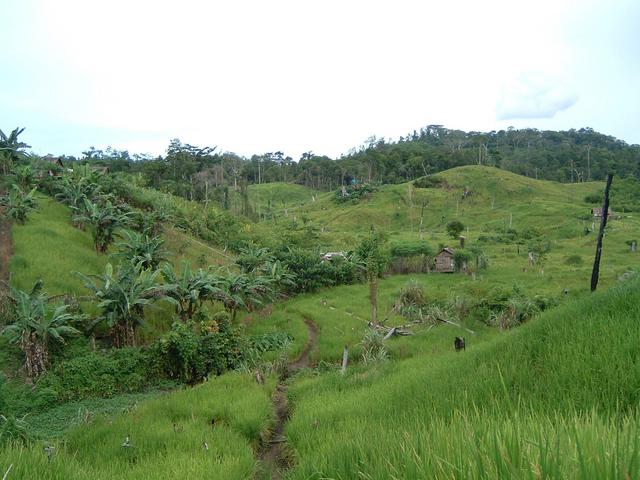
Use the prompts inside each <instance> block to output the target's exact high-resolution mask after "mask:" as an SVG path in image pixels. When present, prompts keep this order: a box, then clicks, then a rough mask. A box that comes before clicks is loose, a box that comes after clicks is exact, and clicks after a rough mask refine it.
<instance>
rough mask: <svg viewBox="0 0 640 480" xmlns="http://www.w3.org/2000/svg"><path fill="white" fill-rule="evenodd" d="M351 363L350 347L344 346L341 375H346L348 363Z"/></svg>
mask: <svg viewBox="0 0 640 480" xmlns="http://www.w3.org/2000/svg"><path fill="white" fill-rule="evenodd" d="M348 362H349V346H348V345H345V346H344V352H342V370H341V371H340V373H341V374H342V375H344V372H346V371H347V363H348Z"/></svg>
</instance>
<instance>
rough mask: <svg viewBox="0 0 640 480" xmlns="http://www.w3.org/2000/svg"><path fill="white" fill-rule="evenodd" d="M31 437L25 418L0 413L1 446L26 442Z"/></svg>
mask: <svg viewBox="0 0 640 480" xmlns="http://www.w3.org/2000/svg"><path fill="white" fill-rule="evenodd" d="M28 439H29V434H28V432H27V426H26V424H25V422H24V418H16V417H14V416H11V415H10V416H5V415H2V414H0V447H5V446H7V445H16V444H22V445H24V444H26V443H27V440H28Z"/></svg>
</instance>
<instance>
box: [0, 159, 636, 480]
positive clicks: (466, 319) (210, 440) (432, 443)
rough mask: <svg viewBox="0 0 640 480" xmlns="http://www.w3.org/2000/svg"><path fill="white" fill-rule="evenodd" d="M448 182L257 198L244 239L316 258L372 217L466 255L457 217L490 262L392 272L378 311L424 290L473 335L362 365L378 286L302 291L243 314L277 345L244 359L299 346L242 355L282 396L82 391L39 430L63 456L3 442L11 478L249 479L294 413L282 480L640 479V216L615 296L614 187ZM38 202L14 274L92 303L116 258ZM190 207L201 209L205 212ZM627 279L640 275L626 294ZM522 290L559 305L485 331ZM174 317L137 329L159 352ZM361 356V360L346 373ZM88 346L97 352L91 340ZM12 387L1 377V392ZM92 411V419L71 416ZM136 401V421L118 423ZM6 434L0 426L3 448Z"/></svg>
mask: <svg viewBox="0 0 640 480" xmlns="http://www.w3.org/2000/svg"><path fill="white" fill-rule="evenodd" d="M436 178H438V179H440V184H439V185H437V186H436V187H435V188H417V187H416V186H415V185H414V184H413V183H405V184H400V185H385V186H380V187H379V188H378V189H377V191H375V192H374V193H373V194H372V195H371V196H370V197H368V198H365V199H363V200H361V201H360V202H358V203H348V202H347V203H340V204H339V203H337V202H336V201H335V196H334V194H333V193H324V194H318V193H317V192H314V191H312V190H310V189H307V188H305V187H299V186H296V185H290V184H265V185H256V186H252V187H251V188H250V192H249V195H250V199H252V203H253V204H254V205H259V206H260V207H259V208H260V209H263V208H265V209H270V210H271V212H272V213H274V215H272V216H271V217H270V218H268V219H264V220H262V221H260V222H257V223H254V224H247V223H244V221H242V222H240V223H241V224H242V225H243V226H242V227H239V228H240V234H241V235H246V238H253V239H254V240H256V242H257V243H259V244H261V245H277V244H278V243H281V242H283V241H284V242H285V243H286V242H288V239H289V238H290V237H289V236H288V235H290V234H291V232H302V234H303V236H300V237H299V239H298V240H300V239H303V241H301V242H299V243H298V245H300V246H302V247H306V248H319V249H340V250H352V249H353V248H354V247H355V246H356V245H357V242H359V240H360V239H361V238H362V237H363V236H364V235H366V234H367V232H368V231H369V227H370V225H372V224H373V225H376V227H377V229H378V231H381V232H383V233H384V234H386V237H387V239H388V241H389V243H394V242H399V241H405V240H418V239H420V238H421V237H422V238H423V239H424V240H425V241H426V242H428V243H429V244H430V245H431V246H432V247H433V248H434V250H437V248H439V246H440V245H451V246H454V247H456V248H459V247H458V241H457V239H456V240H454V239H451V238H449V237H447V235H446V224H447V223H448V222H450V221H451V220H453V219H457V220H460V221H461V222H462V223H464V224H465V227H466V228H465V230H464V233H463V234H464V235H465V237H466V239H467V246H466V249H467V250H468V249H470V248H471V247H479V248H481V249H482V250H483V251H484V253H485V255H486V256H487V257H488V268H487V269H485V270H478V271H477V272H475V275H473V276H472V275H465V274H463V273H455V274H436V273H428V274H412V275H395V276H389V277H387V278H383V279H380V281H379V290H378V311H379V318H380V320H382V322H383V323H384V324H385V325H387V326H393V325H402V324H406V323H407V322H408V321H409V320H408V318H407V317H403V316H401V315H399V314H398V313H397V311H396V310H395V309H394V305H395V304H396V302H397V300H398V298H399V296H400V293H401V290H402V289H403V288H406V287H407V285H408V284H409V283H411V285H413V286H415V287H421V288H422V289H423V290H424V296H425V298H426V304H427V305H428V306H436V307H442V308H444V309H448V311H449V312H452V313H451V314H452V315H455V317H450V318H453V319H455V321H456V322H458V323H459V324H460V325H451V324H445V323H442V322H439V321H436V322H435V323H434V324H433V325H432V324H430V323H428V322H423V323H421V324H419V325H414V326H412V327H411V328H410V329H411V331H412V333H413V334H412V335H409V336H404V337H391V338H390V339H388V340H386V341H385V342H384V345H385V347H386V349H387V350H388V359H387V360H383V361H376V362H371V363H367V362H365V361H364V360H363V358H362V354H363V350H364V337H365V336H366V334H367V333H368V332H370V326H369V325H368V321H369V319H370V308H371V307H370V303H369V291H368V286H367V285H363V284H358V285H343V286H339V287H335V288H330V289H329V288H327V289H324V290H319V291H316V292H314V293H307V294H303V295H299V296H296V297H294V298H291V299H289V300H286V301H284V302H280V303H277V304H275V305H272V306H267V307H266V308H264V309H263V310H262V311H253V312H252V313H250V314H249V315H247V316H246V317H245V318H244V319H243V321H244V323H245V327H246V333H248V334H249V335H255V336H260V337H253V338H251V337H249V338H244V339H243V342H246V345H243V346H242V347H233V348H238V350H242V349H244V348H247V351H249V352H251V353H252V355H253V354H255V355H256V356H259V354H258V353H255V352H254V351H253V350H250V345H252V344H251V342H252V341H254V340H255V339H256V338H258V339H262V340H263V341H265V342H266V343H268V342H271V341H274V338H275V337H276V336H269V335H268V334H271V333H274V334H278V335H280V337H282V336H283V335H282V333H287V334H288V335H289V338H290V339H291V342H289V343H287V342H286V341H285V342H284V343H285V347H284V348H281V349H280V350H278V348H280V347H279V346H277V347H273V348H272V349H268V351H267V353H266V354H265V355H264V356H263V357H262V358H259V359H258V363H256V364H253V363H251V361H252V360H253V359H252V358H250V355H247V357H246V358H245V360H247V361H246V363H244V364H243V367H244V370H248V369H252V370H255V369H260V370H262V371H263V373H264V374H265V376H266V378H267V381H266V384H265V385H261V384H258V383H257V382H256V379H255V377H254V376H253V375H250V374H240V373H238V372H234V373H227V374H224V375H222V376H221V377H217V378H215V379H212V380H210V381H208V382H205V383H204V384H202V385H199V386H196V387H194V388H188V389H184V390H180V391H177V392H174V393H170V394H166V395H164V394H158V392H157V391H153V392H147V393H146V394H143V393H136V395H140V396H139V397H137V396H132V397H127V398H126V399H125V398H124V397H123V398H122V399H119V398H118V397H114V398H112V399H110V400H113V401H112V402H110V403H113V405H107V403H109V402H106V401H101V402H100V403H96V404H95V406H94V407H95V408H94V407H91V409H90V410H88V409H87V408H89V407H86V408H85V406H86V405H91V402H92V401H93V399H89V400H87V399H84V400H86V403H78V404H70V405H65V406H62V407H60V409H61V410H60V411H56V410H55V409H53V410H48V411H44V412H41V413H40V414H39V416H38V417H37V418H35V417H34V419H33V420H32V421H31V422H30V425H33V422H37V421H39V420H41V422H42V428H40V429H39V431H38V438H42V439H45V438H46V440H47V441H49V442H52V444H53V445H54V446H55V454H54V456H53V457H52V459H51V462H49V461H48V459H47V456H46V455H45V454H44V453H43V448H42V447H43V446H42V444H41V443H30V444H26V445H21V444H17V443H15V444H14V443H10V444H8V445H7V447H6V448H4V449H1V450H0V475H2V474H3V473H4V471H6V469H7V466H8V465H13V467H12V471H11V474H10V476H9V477H8V478H9V479H13V478H25V479H26V478H44V479H81V478H96V479H107V478H149V479H155V478H176V477H179V478H182V477H189V478H225V479H226V478H231V479H235V478H238V479H241V478H252V477H255V476H256V475H258V474H259V473H260V470H261V466H260V464H259V461H258V460H257V458H261V457H260V455H259V454H258V451H260V450H261V448H260V444H261V442H263V441H264V439H266V438H270V437H268V434H269V431H270V429H272V428H273V425H274V424H273V422H274V421H275V420H276V419H277V418H280V417H282V418H284V421H285V422H286V427H285V429H284V437H282V438H277V439H276V441H277V443H280V442H282V441H284V442H286V449H287V452H288V458H289V460H290V462H291V468H289V469H285V470H286V471H284V472H283V476H284V477H285V478H291V479H308V478H336V479H338V478H340V479H351V478H353V479H378V478H379V479H386V478H398V479H413V478H415V479H419V478H460V479H462V478H635V477H637V476H638V472H640V447H639V446H638V442H637V438H638V433H639V431H640V430H639V425H638V422H637V414H638V412H637V405H638V401H639V400H640V398H639V397H638V392H640V347H639V346H638V342H637V338H638V337H639V335H640V280H638V279H637V275H635V276H634V274H635V273H638V272H637V270H638V258H639V257H638V254H637V253H631V252H630V251H629V247H628V246H627V244H626V243H625V242H626V241H627V240H630V239H637V238H638V237H640V220H639V219H638V218H636V217H635V216H633V215H630V214H623V215H622V216H621V217H620V218H617V219H615V220H613V221H612V222H611V223H610V225H609V227H608V229H607V232H606V235H605V240H604V253H603V261H602V266H601V280H600V290H601V291H600V292H598V293H597V294H590V293H588V286H589V277H590V273H591V261H592V258H593V254H594V251H595V233H594V232H591V233H585V228H587V229H590V228H591V227H592V225H591V223H592V218H591V216H590V208H591V205H590V204H588V203H586V202H585V200H584V197H585V196H586V195H589V194H592V193H595V192H597V191H599V190H600V189H602V185H601V184H600V183H583V184H575V185H563V184H558V183H554V182H546V181H538V180H533V179H529V178H525V177H520V176H517V175H514V174H511V173H508V172H505V171H502V170H498V169H494V168H488V167H475V166H472V167H461V168H456V169H453V170H450V171H446V172H443V173H441V174H439V175H438V176H437V177H436ZM465 191H466V192H467V195H463V192H465ZM142 193H144V194H145V195H147V196H153V195H155V194H153V195H152V194H151V193H150V192H148V191H146V192H145V191H143V192H142ZM158 195H161V194H158ZM312 195H313V198H312ZM38 200H39V209H38V211H36V212H34V213H32V214H31V215H30V218H29V220H28V222H27V223H26V224H25V225H17V224H15V225H14V226H13V239H14V255H13V257H12V260H11V272H12V278H11V282H12V284H13V285H14V286H16V287H19V288H29V287H30V286H31V285H32V284H33V282H35V281H36V280H37V279H39V278H43V279H44V281H45V289H46V291H47V292H48V293H49V294H50V295H54V294H62V293H73V294H76V295H84V294H86V291H85V290H84V288H83V287H82V286H81V283H80V281H79V280H78V279H77V278H76V276H75V275H73V273H72V272H74V271H80V272H83V273H97V272H100V271H101V270H102V269H103V268H104V265H105V264H106V262H108V261H109V256H108V255H98V254H96V253H95V251H94V249H93V245H92V241H91V235H90V233H89V231H81V230H78V229H76V228H74V227H73V226H72V225H71V222H70V220H69V217H70V215H69V213H70V212H69V210H68V208H67V207H65V206H63V205H61V204H59V203H57V202H55V201H54V200H53V199H52V198H50V197H46V196H39V197H38ZM278 204H279V205H280V206H281V207H282V209H280V210H278ZM184 205H186V206H185V208H184V209H183V210H184V211H185V212H190V213H189V215H192V214H193V215H194V218H195V217H197V215H198V214H199V210H198V208H199V205H198V204H196V203H192V202H188V203H185V204H184ZM288 205H291V208H289V206H288ZM423 205H424V219H423V222H422V233H421V232H420V215H421V212H422V210H423ZM187 206H188V208H187ZM612 208H613V209H614V210H616V205H615V204H614V205H612ZM285 209H286V211H285ZM179 211H182V210H176V212H179ZM214 213H215V212H214ZM185 218H186V217H185ZM177 220H184V219H183V218H182V217H180V218H177ZM174 223H175V224H176V225H180V222H179V221H178V222H174ZM212 225H213V224H212ZM216 225H217V224H216ZM207 228H208V229H211V228H213V227H211V226H207ZM231 231H232V230H229V232H231ZM214 233H215V234H216V235H217V234H218V233H220V232H217V231H216V232H214ZM221 235H226V233H224V234H221ZM229 235H230V234H229ZM163 236H164V240H165V247H166V248H167V249H168V250H169V251H170V253H171V257H170V259H171V261H172V262H173V263H174V265H179V264H180V262H181V261H182V260H186V261H188V262H189V263H191V264H192V266H193V267H194V268H198V267H206V266H208V265H225V264H229V263H231V262H233V260H234V256H233V254H230V253H229V252H228V251H223V250H220V249H218V248H216V247H212V246H210V245H207V244H206V243H205V242H203V241H202V240H199V239H195V238H193V237H191V236H189V235H187V234H185V233H184V232H183V231H181V230H180V229H179V228H178V227H175V228H174V227H169V226H167V227H166V229H165V232H164V234H163ZM216 238H217V237H216ZM531 241H536V242H545V243H547V244H548V247H549V251H548V252H547V255H546V258H544V259H540V261H539V263H538V264H537V265H536V266H535V267H531V266H529V264H528V260H527V253H528V251H529V248H530V247H529V243H530V242H531ZM314 255H315V254H313V255H311V257H312V260H311V262H312V263H313V258H316V257H314ZM627 277H634V279H632V280H629V281H627V282H626V283H621V279H623V278H627ZM516 295H521V296H522V298H526V299H527V300H531V301H534V300H535V301H536V302H539V305H542V306H540V307H536V308H540V309H543V310H544V309H548V310H547V311H544V312H543V313H541V314H539V315H538V316H536V317H534V318H533V319H531V320H529V321H528V322H527V323H525V324H524V325H523V326H521V327H519V328H514V329H512V330H504V331H501V330H498V328H495V327H491V326H488V324H491V322H490V321H488V320H489V319H490V318H492V317H491V315H492V314H493V313H496V311H497V310H496V311H494V310H491V308H490V307H491V306H492V305H493V304H495V303H496V302H498V303H499V302H502V303H499V305H500V308H508V305H509V303H508V302H509V300H510V299H512V298H516V297H515V296H516ZM492 302H493V303H492ZM159 305H160V308H157V309H155V310H154V311H153V313H151V312H149V313H150V314H149V315H147V318H145V320H147V324H148V325H147V326H146V327H144V328H142V329H141V330H140V331H139V334H138V336H139V340H141V343H142V344H148V343H150V342H151V341H152V340H155V339H156V338H157V336H158V333H159V332H164V331H165V330H166V328H167V327H168V326H169V324H170V323H171V321H172V315H173V311H174V310H173V307H172V306H170V305H169V304H168V303H160V304H159ZM555 305H559V306H555ZM551 307H553V308H551ZM421 315H422V314H421ZM310 324H311V325H312V326H313V328H312V329H310V327H309V326H308V325H310ZM200 328H202V325H200ZM316 329H317V338H315V333H316ZM470 330H472V331H473V333H471V332H470ZM265 334H267V335H265ZM456 336H464V337H465V338H466V339H467V350H466V351H465V352H462V353H455V352H453V348H452V343H453V339H454V337H456ZM167 338H168V337H167ZM172 338H173V340H171V341H175V342H176V344H175V346H174V347H172V349H170V350H167V352H168V353H167V357H168V356H176V357H180V358H182V356H185V357H186V356H189V355H193V344H192V343H193V342H192V341H191V340H190V339H189V338H188V337H184V339H182V340H181V339H180V338H178V337H177V336H175V335H174V336H173V337H172ZM181 338H182V337H181ZM4 341H5V340H3V342H4ZM163 341H167V339H165V340H163ZM217 341H218V340H216V342H217ZM221 341H224V340H221ZM84 342H85V343H86V342H87V341H86V340H85V341H84ZM190 342H191V343H190ZM278 345H280V344H278ZM345 345H348V347H349V351H350V364H349V369H348V370H347V373H346V375H341V374H340V373H339V371H338V365H339V362H340V360H341V356H342V351H343V348H344V346H345ZM3 347H5V344H0V360H2V361H3V362H4V361H5V357H6V359H7V362H5V363H8V361H12V362H13V364H12V365H11V370H12V371H15V370H16V369H17V363H16V362H17V360H16V359H17V352H15V351H14V352H13V353H11V352H9V350H8V349H4V348H3ZM82 348H83V349H84V350H86V351H87V352H88V350H89V348H90V346H89V345H88V344H87V345H83V347H82ZM220 348H225V346H224V345H220ZM308 348H310V349H311V350H310V354H309V358H310V363H311V365H312V367H315V368H313V369H307V370H303V371H302V372H301V373H298V374H296V375H294V376H293V377H290V378H289V379H288V380H287V382H288V388H289V389H288V391H287V387H286V386H285V385H284V384H283V383H282V382H284V380H282V378H281V379H280V380H279V381H280V383H279V384H278V388H277V389H276V380H275V378H274V377H273V376H271V375H270V374H273V373H282V364H281V362H280V360H282V359H283V358H284V357H285V356H286V357H288V358H289V359H290V360H292V361H294V360H296V359H298V358H300V357H301V354H302V353H303V352H305V351H306V349H308ZM14 350H15V349H14ZM84 350H82V351H84ZM74 351H75V350H73V349H69V353H68V355H69V356H70V357H71V356H73V352H74ZM78 351H80V350H78ZM136 351H137V350H136ZM243 351H244V350H243ZM7 352H9V353H11V355H9V354H8V353H7ZM102 353H105V352H95V355H97V356H100V355H102ZM92 355H94V354H92ZM305 358H306V357H305ZM305 362H306V359H305ZM305 364H306V363H305ZM70 369H73V367H70ZM254 373H255V372H254ZM285 376H286V375H285ZM141 377H144V376H143V375H141ZM98 378H99V382H103V378H104V377H98ZM0 381H2V378H0ZM11 381H12V382H14V383H16V381H15V380H14V379H11ZM12 385H13V384H12ZM14 387H15V385H14V386H13V387H12V388H14ZM23 387H24V388H25V389H26V388H31V387H26V386H23ZM2 388H3V386H2V384H1V382H0V394H1V393H2ZM36 389H37V386H36ZM5 390H6V389H5ZM6 391H10V389H9V390H6ZM34 391H35V389H34ZM274 391H275V392H276V393H275V394H274ZM282 392H288V393H284V394H283V393H282ZM46 393H47V392H46V389H45V392H44V393H43V394H42V395H43V396H45V394H46ZM283 395H288V397H289V400H290V404H291V410H290V412H289V414H290V415H289V416H287V415H281V413H282V412H280V411H279V408H280V407H281V405H279V404H278V403H277V399H278V398H283V397H282V396H283ZM25 398H27V397H25ZM1 400H2V396H1V395H0V401H1ZM84 400H82V401H84ZM121 400H122V401H121ZM76 405H78V413H77V418H73V419H72V420H68V419H70V418H71V416H70V412H71V409H72V408H75V406H76ZM122 405H125V406H126V408H127V412H125V413H124V414H123V413H119V412H118V407H117V406H122ZM0 407H2V405H1V402H0ZM62 410H64V411H62ZM101 412H106V414H104V413H101ZM62 419H65V420H68V424H69V425H71V424H73V425H78V426H77V427H73V428H71V429H70V430H69V431H67V432H65V433H64V437H62V438H59V439H56V438H57V436H58V435H60V433H61V432H62V431H63V430H65V426H64V425H63V423H64V422H63V421H62ZM212 419H213V420H215V421H214V424H213V426H212V424H211V420H212ZM28 423H29V422H28ZM3 428H6V426H5V423H3V422H2V419H0V440H2V438H1V437H2V435H3ZM34 430H38V428H37V427H36V428H35V429H34ZM127 437H129V438H130V442H129V443H128V444H127V442H126V441H125V439H126V438H127ZM123 443H124V446H123Z"/></svg>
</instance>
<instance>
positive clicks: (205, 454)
mask: <svg viewBox="0 0 640 480" xmlns="http://www.w3.org/2000/svg"><path fill="white" fill-rule="evenodd" d="M273 386H274V385H273V383H272V382H270V383H268V384H266V385H264V386H260V385H256V383H255V381H254V380H253V379H252V378H251V377H250V376H246V375H239V374H228V375H225V376H223V377H220V378H215V379H213V380H211V381H210V382H208V383H205V384H203V385H200V386H198V387H195V388H192V389H187V390H183V391H180V392H176V393H173V394H171V395H165V396H162V397H160V398H158V399H155V400H150V401H146V402H143V403H140V404H138V405H134V406H133V407H132V408H131V411H130V412H129V413H127V414H125V415H119V416H109V417H104V416H99V417H98V418H96V419H95V420H93V421H92V423H91V425H90V427H88V426H87V425H81V426H79V427H77V428H75V429H73V430H72V431H71V432H69V433H68V434H67V436H66V437H65V440H64V441H61V442H56V443H53V444H52V446H53V447H54V454H53V456H52V459H51V461H50V462H49V461H48V460H47V456H46V455H45V454H44V453H43V450H42V445H40V444H36V445H33V446H31V447H21V446H18V445H16V446H13V447H7V448H4V449H1V450H0V469H2V468H4V469H5V470H6V468H7V466H8V465H11V464H12V465H13V469H12V471H11V476H10V477H9V478H12V479H33V478H39V479H43V480H44V479H50V480H54V479H55V480H72V479H78V480H80V479H86V478H92V479H105V480H106V479H113V478H123V479H124V478H130V479H158V478H213V479H231V478H237V479H241V478H250V477H251V476H252V474H253V472H254V471H255V470H256V468H257V467H256V460H255V458H254V455H253V447H254V446H255V445H256V444H257V442H258V441H259V439H260V433H261V432H262V431H263V430H264V429H265V428H266V427H267V425H268V423H269V420H270V416H271V405H270V400H269V394H270V390H271V389H272V388H273ZM127 438H129V445H130V446H123V444H125V443H126V439H127ZM3 472H4V470H3Z"/></svg>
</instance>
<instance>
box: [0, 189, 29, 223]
mask: <svg viewBox="0 0 640 480" xmlns="http://www.w3.org/2000/svg"><path fill="white" fill-rule="evenodd" d="M35 191H36V189H35V188H34V189H33V190H31V191H30V192H29V193H25V192H24V191H23V190H22V189H21V188H20V187H19V186H18V185H16V184H13V185H11V190H10V191H9V194H8V195H5V196H3V197H0V205H4V206H5V207H6V209H7V210H6V215H8V216H9V218H12V219H13V220H15V221H16V222H18V223H25V222H26V221H27V215H28V214H29V212H30V211H32V210H35V208H36V205H37V204H36V200H35V198H34V194H35Z"/></svg>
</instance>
